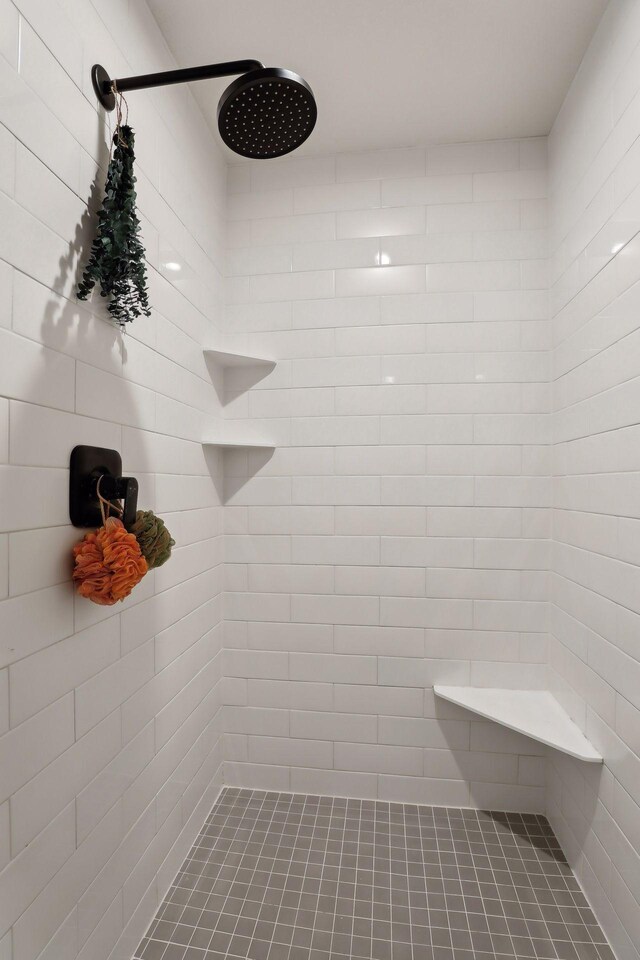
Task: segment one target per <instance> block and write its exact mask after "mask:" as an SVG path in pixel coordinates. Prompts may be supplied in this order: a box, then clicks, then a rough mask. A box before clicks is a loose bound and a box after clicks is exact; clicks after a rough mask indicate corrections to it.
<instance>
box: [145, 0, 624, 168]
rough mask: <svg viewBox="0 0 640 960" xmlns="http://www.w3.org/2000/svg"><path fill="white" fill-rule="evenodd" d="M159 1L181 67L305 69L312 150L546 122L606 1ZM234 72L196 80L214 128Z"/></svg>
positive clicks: (535, 129) (542, 128)
mask: <svg viewBox="0 0 640 960" xmlns="http://www.w3.org/2000/svg"><path fill="white" fill-rule="evenodd" d="M149 4H150V6H151V9H152V11H153V13H154V15H155V17H156V19H157V21H158V23H159V25H160V27H161V29H162V31H163V33H164V35H165V37H166V39H167V42H168V44H169V46H170V48H171V50H172V52H173V54H174V55H175V57H176V59H177V61H178V63H179V64H180V65H181V66H185V67H186V66H195V65H197V64H201V63H212V62H216V61H222V60H235V59H243V58H248V57H251V58H255V59H257V60H262V61H263V63H265V65H267V66H280V67H287V68H289V69H290V70H295V71H296V72H297V73H300V74H301V75H302V76H303V77H304V78H305V79H306V80H307V82H308V83H309V84H310V85H311V87H312V89H313V91H314V93H315V96H316V100H317V102H318V123H317V125H316V128H315V130H314V132H313V133H312V135H311V137H310V138H309V140H308V141H307V142H306V144H304V146H303V147H302V148H301V149H300V150H299V151H298V154H300V153H304V154H307V155H309V154H323V153H333V152H336V151H345V150H366V149H371V148H378V147H393V146H409V145H412V144H419V143H428V142H437V141H440V142H442V141H456V140H487V139H499V138H503V137H521V136H537V135H540V134H546V133H548V132H549V130H550V128H551V125H552V123H553V121H554V119H555V116H556V114H557V112H558V110H559V108H560V105H561V104H562V101H563V99H564V96H565V94H566V92H567V89H568V87H569V84H570V83H571V80H572V78H573V76H574V74H575V72H576V70H577V68H578V65H579V63H580V60H581V58H582V56H583V54H584V51H585V49H586V47H587V45H588V43H589V40H590V38H591V36H592V34H593V32H594V30H595V28H596V26H597V24H598V21H599V19H600V17H601V15H602V13H603V11H604V9H605V7H606V5H607V0H224V2H222V0H177V2H176V0H149ZM228 82H229V81H228V80H227V81H225V80H208V81H202V82H200V83H195V84H193V92H194V94H195V96H196V97H197V99H198V101H199V102H200V104H201V106H202V109H203V111H204V113H205V115H206V117H207V120H208V121H209V123H210V124H211V125H212V127H213V129H216V109H217V103H218V99H219V96H220V94H221V92H222V90H223V89H224V88H225V87H226V85H227V83H228ZM228 155H229V158H230V159H231V158H235V159H236V160H237V159H238V158H237V157H236V155H235V154H232V153H231V152H229V153H228Z"/></svg>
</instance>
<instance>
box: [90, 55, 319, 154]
mask: <svg viewBox="0 0 640 960" xmlns="http://www.w3.org/2000/svg"><path fill="white" fill-rule="evenodd" d="M236 73H240V74H242V76H240V77H238V79H237V80H234V81H233V83H232V84H231V85H230V86H228V87H227V89H226V90H225V92H224V93H223V94H222V97H221V98H220V103H219V104H218V128H219V130H220V136H221V137H222V139H223V140H224V142H225V143H226V144H227V146H229V147H231V149H232V150H234V151H235V152H236V153H239V154H240V156H241V157H251V158H252V159H256V160H268V159H269V158H271V157H281V156H282V155H283V154H284V153H290V152H291V151H292V150H295V149H296V147H299V146H300V144H301V143H304V141H305V140H306V139H307V137H308V136H309V134H310V133H311V131H312V130H313V128H314V126H315V123H316V117H317V115H318V110H317V108H316V101H315V97H314V96H313V92H312V90H311V87H310V86H309V84H308V83H307V82H306V81H305V80H303V79H302V77H299V76H298V74H297V73H292V72H291V70H283V69H282V68H281V67H265V66H263V65H262V64H261V63H260V61H259V60H231V61H229V62H228V63H209V64H205V66H202V67H187V68H186V69H180V70H165V71H163V72H162V73H145V74H143V75H141V76H138V77H124V78H123V79H120V80H112V79H111V77H110V76H109V74H108V73H107V71H106V70H105V69H104V67H103V66H101V65H100V64H99V63H95V64H94V65H93V67H92V68H91V81H92V83H93V89H94V90H95V92H96V96H97V97H98V100H99V101H100V103H101V104H102V106H103V107H104V108H105V110H113V109H114V108H115V105H116V94H117V93H118V94H124V93H128V92H129V90H144V89H147V88H149V87H163V86H166V85H167V84H170V83H191V82H192V81H194V80H208V79H210V78H211V77H229V76H232V75H233V74H236Z"/></svg>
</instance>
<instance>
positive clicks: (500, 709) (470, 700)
mask: <svg viewBox="0 0 640 960" xmlns="http://www.w3.org/2000/svg"><path fill="white" fill-rule="evenodd" d="M433 691H434V693H435V695H436V696H437V697H442V699H443V700H448V701H449V702H450V703H455V704H457V705H458V706H459V707H464V708H465V709H466V710H471V711H472V712H473V713H477V714H479V715H480V716H481V717H486V718H487V719H488V720H494V721H495V722H496V723H501V724H502V725H503V726H504V727H509V729H510V730H515V731H516V732H517V733H523V734H524V735H525V736H526V737H531V738H532V739H533V740H539V741H540V743H544V744H546V745H547V746H548V747H553V748H554V749H555V750H560V751H561V752H562V753H568V754H569V756H571V757H575V758H576V759H578V760H585V761H586V762H587V763H602V757H601V756H600V754H599V753H598V752H597V751H596V750H595V748H594V747H593V745H592V744H591V743H590V742H589V741H588V740H587V738H586V737H585V736H584V735H583V734H582V732H581V731H580V729H579V728H578V726H577V725H576V724H575V723H574V722H573V720H572V719H571V717H570V716H569V714H568V713H566V712H565V710H563V708H562V707H561V706H560V704H559V703H558V701H557V700H556V698H555V697H554V696H553V694H551V693H549V692H548V691H547V690H505V689H496V688H495V687H446V686H442V685H440V684H436V685H435V686H434V688H433Z"/></svg>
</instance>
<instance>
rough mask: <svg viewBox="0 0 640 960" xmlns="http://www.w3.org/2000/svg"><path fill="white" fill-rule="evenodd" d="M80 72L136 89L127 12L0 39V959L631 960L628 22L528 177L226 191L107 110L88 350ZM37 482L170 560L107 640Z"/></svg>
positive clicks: (184, 105)
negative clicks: (91, 448) (122, 237)
mask: <svg viewBox="0 0 640 960" xmlns="http://www.w3.org/2000/svg"><path fill="white" fill-rule="evenodd" d="M96 61H105V62H107V61H108V62H109V63H110V64H112V65H113V68H114V71H116V68H117V72H118V75H120V73H122V74H123V75H126V74H128V73H131V72H132V69H131V68H132V66H134V65H135V67H136V69H138V68H139V69H140V70H159V69H169V68H171V67H172V66H174V65H175V64H174V61H173V58H172V56H171V54H170V53H169V51H168V49H167V46H166V42H165V39H164V38H163V36H162V34H161V33H160V31H159V29H158V27H157V24H156V22H155V20H154V19H153V16H152V15H151V12H150V10H149V9H148V7H147V5H146V4H145V3H143V2H139V0H118V2H117V3H116V2H114V3H113V4H110V6H109V10H108V12H107V11H106V10H105V9H104V5H103V6H101V5H99V4H98V3H97V2H96V3H93V2H87V0H51V2H49V3H46V4H45V3H41V2H36V0H0V81H1V82H2V91H3V92H2V94H1V95H0V225H1V226H0V485H1V488H2V497H1V498H0V960H63V958H64V960H74V958H79V960H131V957H133V956H135V957H136V958H140V960H214V958H215V960H219V958H220V960H221V958H222V957H225V956H229V957H230V958H233V957H236V958H242V957H250V958H251V960H328V958H331V960H336V958H343V957H347V956H353V957H362V958H368V957H371V958H375V960H472V958H480V960H489V958H494V957H497V958H500V957H502V956H504V957H540V958H545V960H546V958H549V960H576V958H577V960H611V958H612V957H614V956H615V957H617V958H618V960H638V957H639V956H640V953H639V947H638V944H640V907H639V906H638V903H639V902H640V879H639V878H640V862H639V855H638V851H639V850H640V826H639V825H640V816H639V810H638V804H639V803H640V765H639V764H640V761H639V760H638V755H640V743H639V741H638V728H639V725H638V710H639V709H640V696H639V694H638V690H640V683H639V682H638V681H639V680H640V667H639V666H638V660H639V657H638V643H637V637H638V626H639V622H638V618H639V615H640V606H639V604H638V599H637V598H638V595H639V593H638V570H639V569H640V552H639V551H638V547H637V543H638V531H639V529H640V528H639V526H638V524H639V520H640V512H639V510H638V505H637V501H638V498H637V495H636V494H637V477H638V471H639V470H640V456H639V455H638V453H637V450H638V449H639V448H638V443H637V439H638V425H637V420H638V417H637V414H636V410H637V394H638V383H639V382H640V380H639V379H638V377H639V376H640V367H639V360H638V356H639V353H638V343H639V342H640V341H639V337H640V334H639V333H638V321H637V317H638V305H639V303H640V292H639V291H640V286H639V283H638V281H639V280H640V268H639V266H638V264H639V263H640V242H639V241H638V238H637V236H636V234H637V224H638V218H639V215H638V210H639V209H640V203H639V198H640V176H639V174H638V170H639V169H640V164H639V159H640V146H639V144H640V140H638V132H639V131H640V8H639V7H638V4H637V3H635V2H632V0H613V2H612V3H610V4H609V6H608V8H607V11H606V12H605V14H604V16H603V19H602V21H601V23H600V26H599V27H598V29H597V31H596V33H595V35H594V37H593V39H592V41H591V43H590V45H589V47H588V49H587V52H586V54H585V57H584V59H583V62H582V64H581V67H580V69H579V71H578V73H577V74H576V76H575V78H574V80H573V83H572V84H571V86H570V88H569V91H568V93H567V96H566V99H565V101H564V104H563V106H562V108H561V109H560V112H559V114H558V116H557V119H556V121H555V124H554V126H553V128H552V129H551V131H550V133H549V136H548V137H546V136H545V137H538V136H536V137H525V138H521V139H509V140H492V141H486V142H473V143H455V144H449V143H444V144H433V145H428V146H425V147H423V146H418V147H407V148H399V149H391V150H372V151H370V152H367V153H340V154H336V155H323V156H296V155H293V156H292V157H291V158H290V159H284V160H282V161H277V162H273V163H267V164H265V163H263V162H249V163H241V164H240V163H238V164H234V163H232V164H230V165H228V164H226V163H225V159H224V158H223V156H222V154H221V152H220V149H219V144H218V143H217V142H216V140H215V138H214V137H213V135H212V134H210V132H209V130H208V128H207V126H206V124H205V123H204V121H203V118H202V115H201V114H200V112H199V110H198V109H197V107H196V105H195V103H194V101H193V99H192V97H191V95H190V93H189V92H188V90H187V89H185V88H182V87H176V88H172V89H171V90H170V92H169V93H167V94H164V95H163V96H162V97H159V96H157V95H156V94H155V93H154V92H153V91H149V92H144V93H142V92H141V93H139V94H136V96H137V97H138V99H136V101H135V108H134V107H133V101H132V110H133V109H135V126H136V132H137V135H138V139H137V145H138V168H137V170H138V200H139V212H140V216H141V220H142V227H143V235H144V240H145V245H146V250H147V257H148V262H149V268H148V269H149V284H150V292H151V300H152V303H153V305H154V313H153V316H152V318H150V319H148V320H147V319H146V318H139V319H138V320H137V321H136V323H135V324H134V325H133V326H132V329H131V331H130V332H129V333H128V335H127V336H126V337H125V338H121V337H120V336H119V335H118V334H117V333H116V332H114V330H113V329H112V328H111V327H110V326H109V325H108V324H106V323H105V322H104V313H103V311H102V308H101V307H100V305H99V304H97V303H95V302H94V303H89V304H87V305H82V304H79V303H78V302H77V300H76V299H75V297H74V283H75V276H76V271H77V269H78V265H79V264H80V263H81V262H82V259H83V257H84V252H86V250H87V248H88V245H89V244H90V242H91V238H92V222H91V221H90V218H89V217H87V213H86V211H87V205H89V207H90V209H91V210H92V211H93V210H95V207H96V203H97V200H96V196H97V191H98V190H99V187H100V184H101V183H102V181H103V178H104V169H105V166H106V162H107V160H108V149H107V148H105V146H104V144H105V143H107V141H108V130H107V128H106V126H105V120H104V115H103V114H102V113H101V112H100V111H99V110H98V109H97V107H96V103H95V97H94V95H93V91H92V89H91V83H90V79H89V76H88V67H87V65H88V64H91V63H93V62H96ZM169 130H171V131H172V132H173V133H174V134H175V135H174V136H171V137H168V136H167V131H169ZM424 139H425V140H428V138H427V137H425V138H424ZM96 171H97V173H96ZM94 179H95V184H94V186H93V187H92V183H93V182H94ZM186 184H188V185H189V186H188V187H187V186H186ZM176 263H178V264H179V265H182V270H181V272H180V275H179V276H178V275H176V274H175V273H173V272H172V269H173V266H174V265H175V264H176ZM101 311H102V312H101ZM203 348H213V349H215V350H217V351H218V352H219V355H218V358H217V359H216V358H215V357H212V356H211V355H210V356H209V357H205V356H204V355H203ZM225 352H227V353H232V354H239V355H241V356H244V355H246V356H249V357H254V358H261V359H263V360H267V361H273V362H269V363H263V364H262V365H260V366H258V365H254V364H248V365H247V364H245V365H233V364H231V365H230V362H229V361H224V359H221V356H222V355H223V354H224V353H225ZM105 397H108V404H107V405H105ZM238 438H240V442H239V443H238V442H237V441H238ZM203 439H204V440H210V441H213V442H212V443H210V445H203V442H202V441H203ZM223 442H229V443H231V445H232V446H231V448H228V447H223V446H221V445H220V444H221V443H223ZM234 442H236V448H235V449H233V443H234ZM78 443H87V444H99V445H101V446H104V447H108V448H117V449H118V450H120V451H121V452H122V455H123V462H124V468H125V470H126V471H127V472H129V473H131V474H133V475H135V476H136V477H137V478H138V480H139V482H140V488H141V496H142V497H143V498H144V500H145V502H147V503H149V504H151V505H153V507H154V509H156V510H157V511H158V512H161V513H162V514H163V515H164V517H165V518H166V519H167V523H168V525H169V526H170V528H171V531H172V533H173V535H174V537H175V539H176V542H177V546H176V548H175V551H174V556H173V558H172V562H171V564H169V565H167V566H166V567H163V568H161V569H158V570H155V571H152V572H151V573H150V574H148V576H147V577H146V578H145V580H144V581H143V584H142V585H141V586H140V587H139V588H138V590H137V592H136V593H135V594H134V595H132V597H131V598H130V599H128V600H127V601H125V603H124V604H123V605H122V606H121V607H117V608H113V609H106V610H105V609H101V608H100V609H99V608H97V607H93V606H91V605H89V604H87V603H86V602H83V601H81V600H79V599H78V598H76V597H74V596H73V592H72V589H71V585H70V584H69V582H68V581H69V570H68V564H67V565H66V557H67V555H68V551H69V549H70V547H71V545H72V543H73V542H74V541H75V540H76V539H77V531H75V530H74V529H73V528H71V527H70V526H69V523H68V512H67V496H68V472H67V467H68V457H69V451H70V449H71V447H73V446H74V445H75V444H78ZM242 444H247V446H244V447H243V446H242ZM251 444H255V446H252V445H251ZM114 611H115V612H114ZM434 684H435V685H437V684H445V685H449V686H462V687H464V686H473V687H481V688H482V687H500V688H509V689H515V688H526V689H530V690H543V689H544V690H551V691H552V692H553V693H554V695H555V696H556V697H557V699H558V701H559V702H560V703H561V704H562V706H563V707H564V708H565V710H566V712H567V713H568V715H570V716H571V717H572V718H573V719H574V720H575V722H576V723H577V724H578V726H579V728H580V730H581V731H582V732H583V733H584V734H585V736H586V737H588V739H589V741H590V743H591V744H592V745H593V747H594V749H595V750H596V751H597V752H598V753H599V754H601V755H602V757H603V758H604V763H603V764H597V763H585V762H583V761H581V760H577V759H575V758H573V757H571V756H568V755H567V754H566V753H562V752H560V751H558V750H551V749H548V748H547V747H545V746H544V745H543V744H542V743H540V742H538V741H537V740H534V739H531V738H530V737H526V736H523V735H522V734H520V733H518V732H514V731H513V730H509V729H508V728H507V727H506V726H501V725H498V724H496V723H494V722H493V721H491V720H490V719H488V718H486V717H482V716H479V715H478V714H475V713H470V712H469V711H467V710H463V709H462V708H460V707H459V706H455V705H454V704H452V703H449V702H446V701H445V700H443V699H438V698H437V697H436V696H435V694H434ZM221 791H222V792H221ZM150 924H151V926H149V925H150Z"/></svg>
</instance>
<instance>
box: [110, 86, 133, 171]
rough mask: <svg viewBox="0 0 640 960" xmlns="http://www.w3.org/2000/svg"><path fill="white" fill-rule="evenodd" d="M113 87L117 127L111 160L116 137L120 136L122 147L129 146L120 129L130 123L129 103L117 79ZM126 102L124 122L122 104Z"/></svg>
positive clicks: (119, 140)
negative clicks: (119, 87)
mask: <svg viewBox="0 0 640 960" xmlns="http://www.w3.org/2000/svg"><path fill="white" fill-rule="evenodd" d="M111 86H112V87H113V94H114V96H115V98H116V129H115V133H114V136H113V137H112V138H111V148H110V150H109V160H111V154H112V153H113V141H114V138H115V137H116V136H117V137H118V143H119V144H120V146H121V147H127V146H128V143H127V141H126V140H125V139H124V137H123V136H122V134H121V132H120V130H121V128H122V126H125V127H126V126H128V125H129V104H128V103H127V98H126V97H125V95H124V93H122V91H120V90H118V84H117V82H116V81H115V80H113V81H112V82H111ZM123 103H124V124H123V123H122V104H123Z"/></svg>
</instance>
